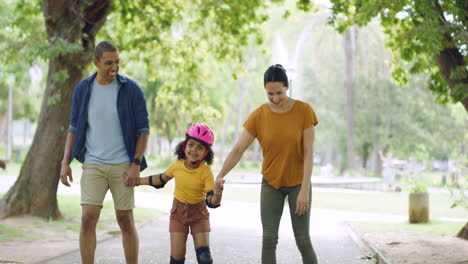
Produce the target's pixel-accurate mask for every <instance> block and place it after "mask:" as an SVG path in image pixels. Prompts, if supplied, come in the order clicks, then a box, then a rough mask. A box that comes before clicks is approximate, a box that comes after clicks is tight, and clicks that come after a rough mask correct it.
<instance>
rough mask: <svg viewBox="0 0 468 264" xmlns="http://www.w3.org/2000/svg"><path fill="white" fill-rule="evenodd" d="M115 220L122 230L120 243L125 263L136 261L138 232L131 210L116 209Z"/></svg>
mask: <svg viewBox="0 0 468 264" xmlns="http://www.w3.org/2000/svg"><path fill="white" fill-rule="evenodd" d="M115 214H116V216H117V222H118V223H119V226H120V230H121V231H122V244H123V247H124V252H125V260H126V262H127V264H137V263H138V244H139V243H138V233H137V230H136V227H135V221H134V219H133V210H116V211H115Z"/></svg>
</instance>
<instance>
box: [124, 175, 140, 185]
mask: <svg viewBox="0 0 468 264" xmlns="http://www.w3.org/2000/svg"><path fill="white" fill-rule="evenodd" d="M140 180H141V178H140V177H138V178H136V180H135V186H139V185H140ZM128 182H129V181H128V174H126V173H125V178H124V183H125V185H128Z"/></svg>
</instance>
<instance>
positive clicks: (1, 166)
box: [0, 160, 7, 170]
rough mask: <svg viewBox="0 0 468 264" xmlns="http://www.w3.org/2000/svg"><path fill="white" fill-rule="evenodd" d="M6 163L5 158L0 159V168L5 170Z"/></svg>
mask: <svg viewBox="0 0 468 264" xmlns="http://www.w3.org/2000/svg"><path fill="white" fill-rule="evenodd" d="M6 164H7V161H6V160H0V168H2V169H3V170H6Z"/></svg>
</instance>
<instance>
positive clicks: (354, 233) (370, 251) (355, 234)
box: [344, 222, 392, 264]
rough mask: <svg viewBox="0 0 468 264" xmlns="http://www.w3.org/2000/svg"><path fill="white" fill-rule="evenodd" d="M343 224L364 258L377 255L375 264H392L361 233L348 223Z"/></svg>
mask: <svg viewBox="0 0 468 264" xmlns="http://www.w3.org/2000/svg"><path fill="white" fill-rule="evenodd" d="M344 224H345V226H346V227H347V230H348V234H349V236H350V237H351V238H352V239H353V241H354V242H355V243H356V244H357V245H358V247H359V248H360V249H361V251H362V252H363V253H364V255H365V256H373V255H378V256H379V261H378V262H377V263H376V264H392V263H391V262H390V261H389V260H388V259H386V258H385V256H384V255H383V254H382V252H381V251H380V250H379V249H378V248H376V247H374V246H373V245H372V244H371V243H369V242H368V241H367V240H366V239H365V238H364V237H363V234H362V232H361V231H359V230H358V229H357V228H356V227H355V226H354V225H352V224H350V223H348V222H345V223H344Z"/></svg>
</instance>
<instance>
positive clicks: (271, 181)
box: [213, 64, 318, 264]
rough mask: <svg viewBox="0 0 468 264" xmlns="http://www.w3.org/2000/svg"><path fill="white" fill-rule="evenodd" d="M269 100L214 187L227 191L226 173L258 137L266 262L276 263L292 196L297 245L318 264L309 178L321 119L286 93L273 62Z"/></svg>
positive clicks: (267, 83) (249, 122) (284, 77)
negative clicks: (284, 216) (312, 235)
mask: <svg viewBox="0 0 468 264" xmlns="http://www.w3.org/2000/svg"><path fill="white" fill-rule="evenodd" d="M264 87H265V91H266V93H267V97H268V102H267V103H266V104H263V105H261V106H260V107H259V108H257V109H256V110H255V111H253V112H252V113H251V114H250V116H249V118H248V119H247V121H245V123H244V128H245V129H244V131H243V133H242V135H241V137H240V138H239V140H238V142H237V143H236V145H235V146H234V148H233V149H232V151H231V152H230V153H229V155H228V157H227V158H226V160H225V161H224V164H223V167H222V169H221V171H220V172H219V174H218V176H217V178H216V181H215V184H214V187H213V189H214V190H215V192H220V191H221V190H222V187H223V184H224V180H223V178H224V177H225V176H226V174H227V173H228V172H229V171H230V170H231V169H232V168H233V167H234V166H235V165H236V164H237V163H238V162H239V160H240V159H241V157H242V154H243V153H244V152H245V150H246V149H247V148H248V147H249V146H250V144H252V142H253V141H254V139H255V138H257V140H258V142H259V143H260V146H261V148H262V152H263V164H262V175H263V179H262V186H261V195H260V197H261V199H260V200H261V201H260V210H261V218H262V226H263V242H262V263H263V264H275V263H276V245H277V244H278V229H279V224H280V220H281V215H282V213H283V207H284V199H285V198H286V197H287V198H288V202H289V207H290V214H291V221H292V225H293V230H294V236H295V239H296V244H297V246H298V248H299V251H300V252H301V255H302V261H303V263H304V264H311V263H314V264H315V263H317V257H316V255H315V252H314V249H313V247H312V243H311V241H310V235H309V221H310V202H311V190H310V177H311V175H312V161H313V145H314V126H315V125H316V124H317V123H318V122H317V119H316V117H315V113H314V110H313V109H312V107H310V105H309V104H307V103H305V102H301V101H299V100H294V99H292V98H290V97H288V96H287V95H286V91H287V90H288V88H289V82H288V77H287V75H286V70H285V69H284V68H283V67H282V66H281V65H279V64H276V65H272V66H270V67H269V68H268V69H267V71H266V72H265V75H264Z"/></svg>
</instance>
